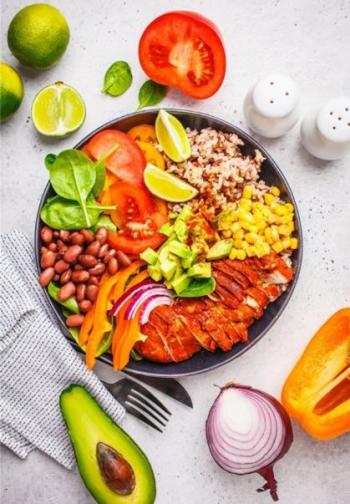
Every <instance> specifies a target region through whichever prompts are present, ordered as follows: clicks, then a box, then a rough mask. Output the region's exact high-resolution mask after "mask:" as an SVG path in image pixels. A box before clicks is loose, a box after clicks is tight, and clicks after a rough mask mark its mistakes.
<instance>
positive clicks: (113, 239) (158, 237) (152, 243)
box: [107, 231, 166, 257]
mask: <svg viewBox="0 0 350 504" xmlns="http://www.w3.org/2000/svg"><path fill="white" fill-rule="evenodd" d="M165 240H166V236H165V235H163V234H161V233H153V234H152V235H151V236H147V237H146V236H145V237H143V238H133V237H132V236H128V235H125V234H121V233H114V232H113V231H108V239H107V242H108V244H109V246H110V247H112V248H115V249H116V250H121V251H122V252H125V253H126V254H128V255H130V256H132V257H136V256H138V255H139V254H141V252H144V251H145V250H146V249H147V248H149V247H150V248H152V249H153V250H156V249H157V248H158V247H160V245H161V244H162V243H163V242H164V241H165Z"/></svg>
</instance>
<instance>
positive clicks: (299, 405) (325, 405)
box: [282, 308, 350, 440]
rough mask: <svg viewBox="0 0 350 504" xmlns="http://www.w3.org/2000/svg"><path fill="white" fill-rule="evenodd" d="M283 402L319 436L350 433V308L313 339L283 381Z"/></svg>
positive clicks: (333, 318) (306, 427) (336, 316)
mask: <svg viewBox="0 0 350 504" xmlns="http://www.w3.org/2000/svg"><path fill="white" fill-rule="evenodd" d="M282 403H283V405H284V407H285V408H286V410H287V412H288V413H289V414H290V415H291V416H292V417H294V418H295V419H296V420H297V421H298V422H299V423H300V424H301V426H302V427H303V428H304V429H305V430H306V432H308V433H309V434H310V435H311V436H312V437H314V438H316V439H319V440H328V439H334V438H336V437H338V436H340V435H342V434H344V433H346V432H350V308H344V309H342V310H339V311H338V312H336V313H335V314H334V315H333V316H332V317H331V318H330V319H328V320H327V322H326V323H325V324H324V325H323V326H322V327H321V328H320V329H319V330H318V331H317V333H316V334H315V336H314V337H313V338H312V339H311V341H310V343H309V344H308V345H307V347H306V349H305V351H304V353H303V354H302V356H301V357H300V359H299V360H298V362H297V363H296V365H295V367H294V369H293V370H292V371H291V373H290V375H289V376H288V378H287V380H286V382H285V384H284V387H283V390H282Z"/></svg>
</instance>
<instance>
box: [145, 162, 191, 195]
mask: <svg viewBox="0 0 350 504" xmlns="http://www.w3.org/2000/svg"><path fill="white" fill-rule="evenodd" d="M143 178H144V181H145V184H146V186H147V187H148V189H149V190H150V191H151V193H152V194H154V195H155V196H158V197H159V198H162V199H163V200H165V201H171V202H172V203H181V202H183V201H188V200H190V199H192V198H194V197H195V196H197V194H198V191H197V189H196V188H195V187H192V186H191V185H190V184H188V183H187V182H185V181H184V180H181V179H179V178H178V177H175V176H174V175H171V174H170V173H167V172H165V171H163V170H161V169H160V168H158V166H155V165H153V164H151V163H148V164H147V166H146V168H145V170H144V172H143Z"/></svg>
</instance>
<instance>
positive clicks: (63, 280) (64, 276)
mask: <svg viewBox="0 0 350 504" xmlns="http://www.w3.org/2000/svg"><path fill="white" fill-rule="evenodd" d="M71 276H72V271H71V270H70V269H68V270H67V271H64V272H63V273H62V275H61V276H60V284H61V285H64V284H66V283H68V282H69V280H70V279H71Z"/></svg>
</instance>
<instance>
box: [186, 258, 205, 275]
mask: <svg viewBox="0 0 350 504" xmlns="http://www.w3.org/2000/svg"><path fill="white" fill-rule="evenodd" d="M186 273H187V275H188V276H191V277H196V278H210V277H211V264H210V263H204V262H203V263H197V264H194V265H193V266H192V267H191V268H190V269H189V270H187V272H186Z"/></svg>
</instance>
